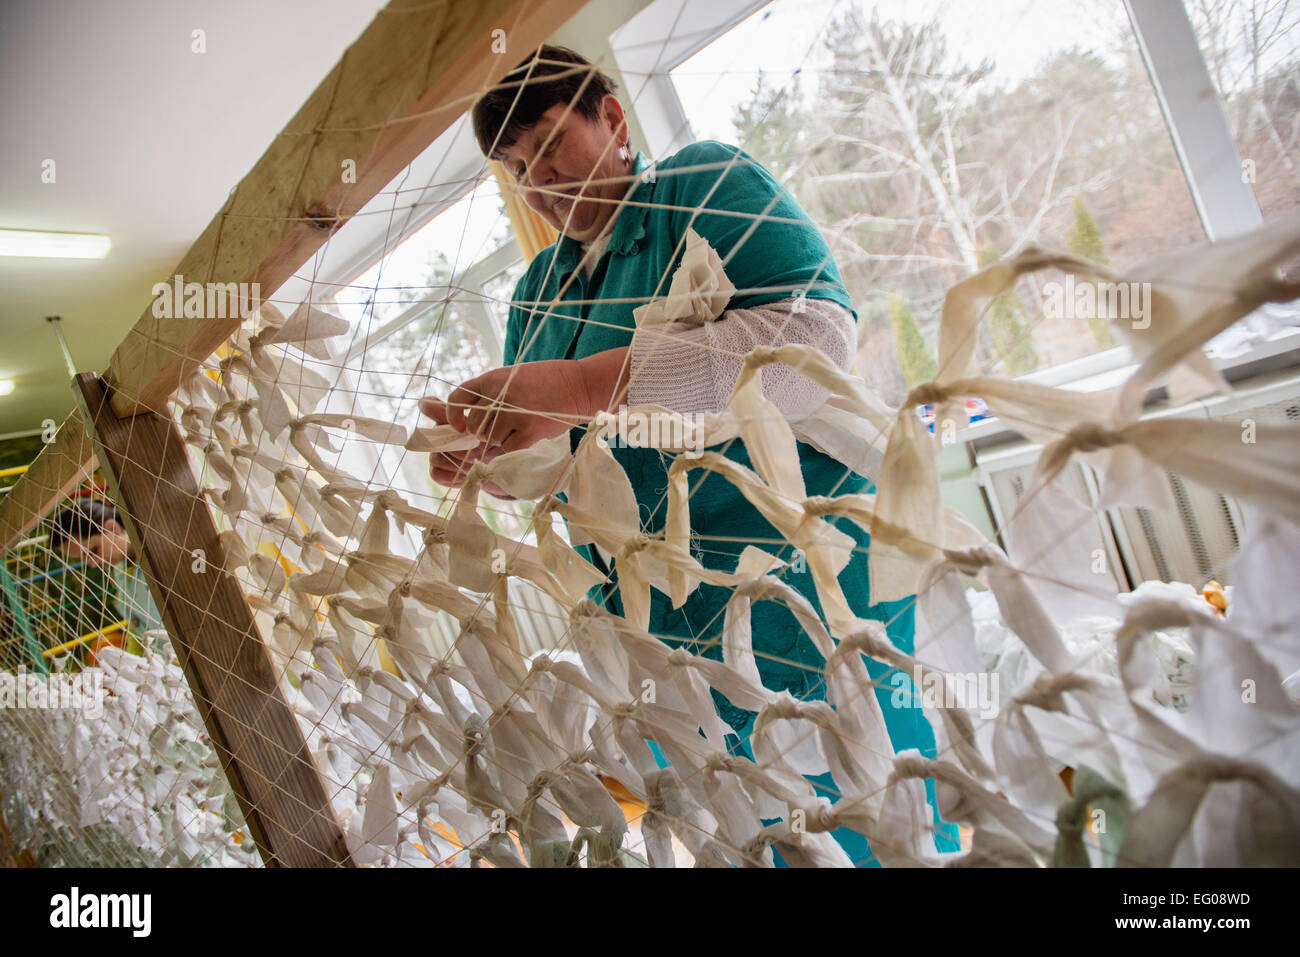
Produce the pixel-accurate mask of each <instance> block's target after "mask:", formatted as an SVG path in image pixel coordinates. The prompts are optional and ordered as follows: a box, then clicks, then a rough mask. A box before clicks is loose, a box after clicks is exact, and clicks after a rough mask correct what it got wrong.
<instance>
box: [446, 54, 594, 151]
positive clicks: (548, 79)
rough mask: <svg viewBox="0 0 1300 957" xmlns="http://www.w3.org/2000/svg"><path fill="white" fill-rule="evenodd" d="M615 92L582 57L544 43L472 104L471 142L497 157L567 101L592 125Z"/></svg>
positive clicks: (589, 62)
mask: <svg viewBox="0 0 1300 957" xmlns="http://www.w3.org/2000/svg"><path fill="white" fill-rule="evenodd" d="M614 90H615V86H614V81H613V80H611V79H610V78H609V77H608V76H606V75H605V74H604V73H602V72H601V71H600V70H598V69H596V67H595V66H594V65H593V64H592V62H591V61H590V60H588V59H587V58H586V57H584V56H583V55H582V54H580V53H575V52H574V51H573V50H570V49H569V48H568V47H557V46H551V45H550V44H545V45H543V46H540V47H538V48H537V49H536V50H534V51H533V52H532V54H530V55H529V57H528V59H526V60H524V62H523V63H520V64H519V65H518V66H517V67H515V68H514V69H513V70H511V71H510V72H509V73H507V74H506V75H505V77H504V78H503V79H502V80H501V82H500V83H498V84H497V85H496V86H494V87H493V88H492V89H491V90H489V91H488V93H487V94H486V95H485V96H484V97H483V98H482V99H480V100H479V101H478V102H477V103H475V104H474V107H473V109H472V110H471V111H470V117H471V119H472V121H473V123H474V138H475V139H477V140H478V147H479V149H480V150H481V151H482V153H483V155H484V156H488V157H491V158H492V159H496V155H495V154H497V153H499V152H500V151H501V150H503V149H507V148H509V147H510V146H513V145H514V142H515V140H517V139H518V138H519V134H520V133H522V132H523V131H524V130H526V129H528V127H530V126H532V125H533V124H534V123H536V122H537V121H538V119H539V118H540V117H541V115H542V114H543V113H545V112H546V111H547V110H549V109H550V108H551V107H552V106H554V105H555V104H556V103H563V104H565V105H568V104H570V103H572V104H573V110H574V112H576V113H580V114H582V115H583V116H585V117H586V118H587V119H589V120H591V121H592V122H595V121H596V120H597V119H599V118H600V103H601V100H603V99H604V98H605V96H606V95H607V94H610V93H613V92H614Z"/></svg>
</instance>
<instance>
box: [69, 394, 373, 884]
mask: <svg viewBox="0 0 1300 957" xmlns="http://www.w3.org/2000/svg"><path fill="white" fill-rule="evenodd" d="M73 385H74V391H75V392H76V394H77V400H78V404H79V405H80V407H81V418H82V421H83V422H84V424H85V429H86V433H87V434H88V435H89V436H90V438H91V440H92V441H93V442H94V445H95V453H96V454H97V455H98V457H99V463H100V467H101V468H102V469H103V471H104V474H105V477H106V478H107V479H108V481H109V483H110V486H111V487H112V490H113V496H114V499H115V501H116V502H117V504H118V509H119V513H120V514H121V517H122V524H123V525H125V526H126V529H127V533H128V534H129V535H130V538H131V542H132V544H133V546H134V548H135V552H136V558H137V560H138V561H139V563H140V565H141V567H142V568H143V569H144V571H145V573H146V574H147V575H148V578H149V590H150V592H151V593H152V594H153V598H154V601H155V602H156V603H157V605H158V608H159V610H160V611H161V613H162V618H163V622H164V623H165V624H166V626H167V633H168V634H169V635H171V639H172V644H173V646H174V647H175V648H176V653H177V657H178V658H179V660H180V664H181V667H182V668H184V670H185V677H186V678H187V679H188V681H189V685H190V690H191V691H192V692H193V694H194V703H195V705H196V706H197V707H198V710H199V714H200V715H202V717H203V723H204V724H205V725H206V726H207V729H208V734H209V736H210V737H211V739H212V743H213V745H214V747H215V748H216V750H217V753H218V754H219V755H220V756H221V763H222V766H223V767H224V768H225V771H226V775H227V777H228V778H229V780H230V786H231V789H232V790H233V791H234V792H235V796H236V798H237V799H238V800H239V806H240V808H241V810H242V811H243V812H244V820H245V821H246V822H247V824H248V827H249V830H250V831H251V832H252V835H253V839H254V840H255V841H256V842H257V847H258V850H259V851H260V852H261V854H262V859H263V860H264V861H265V862H266V864H267V866H297V867H306V866H314V867H324V866H351V864H352V861H351V858H350V856H349V854H348V850H347V844H346V842H345V841H344V837H343V829H342V827H341V826H340V825H339V822H338V820H337V818H336V817H335V816H334V809H333V807H332V805H331V804H330V801H329V797H328V796H327V794H326V792H325V785H324V783H323V782H322V781H321V777H320V773H319V771H318V769H317V768H316V766H315V763H314V761H313V760H312V756H311V752H310V751H309V750H308V749H307V744H306V741H305V740H304V739H303V736H302V731H301V729H300V728H299V727H298V723H297V719H296V718H295V717H294V714H293V712H292V710H291V709H290V708H289V705H288V703H287V702H286V701H285V700H284V697H283V695H282V694H281V693H280V687H279V683H278V681H277V676H276V673H275V668H274V666H273V664H272V662H271V657H270V655H269V653H268V652H267V649H266V645H265V644H264V643H263V641H262V638H261V635H259V634H258V631H257V624H256V622H255V621H254V620H253V613H252V610H251V609H250V608H249V607H248V602H247V600H246V599H245V598H244V593H243V592H242V591H241V590H240V587H239V583H238V582H237V581H236V580H235V579H234V578H233V577H231V576H230V575H229V574H228V573H227V572H226V571H225V570H224V569H223V561H222V559H223V551H222V547H221V541H220V539H219V538H218V537H217V528H216V524H215V523H214V522H213V520H212V513H211V511H209V509H208V505H207V503H206V502H205V501H204V500H203V498H202V497H201V496H200V494H199V489H198V483H197V482H196V481H195V479H194V472H193V470H192V469H191V467H190V461H189V456H188V453H187V450H186V448H185V440H184V437H183V436H182V435H181V433H180V431H179V430H178V429H177V427H176V425H175V423H174V422H172V421H171V420H170V419H168V418H166V417H164V416H161V415H157V414H155V413H143V414H141V415H137V416H134V417H131V418H125V419H119V418H118V417H117V416H116V415H115V414H114V413H113V411H112V408H111V407H110V405H109V396H108V393H107V391H106V390H105V388H104V386H103V384H102V383H101V382H100V381H99V380H98V379H96V378H95V376H94V375H92V374H90V373H82V374H81V375H78V376H77V377H76V378H75V379H74V380H73Z"/></svg>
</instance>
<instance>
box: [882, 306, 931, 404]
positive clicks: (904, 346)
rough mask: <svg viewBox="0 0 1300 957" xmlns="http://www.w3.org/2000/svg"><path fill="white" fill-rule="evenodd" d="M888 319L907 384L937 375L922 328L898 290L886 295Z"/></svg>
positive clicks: (923, 380) (911, 384)
mask: <svg viewBox="0 0 1300 957" xmlns="http://www.w3.org/2000/svg"><path fill="white" fill-rule="evenodd" d="M889 319H890V322H891V323H893V326H894V341H895V343H896V349H897V352H898V361H899V364H900V365H901V366H902V367H903V378H904V379H905V380H906V382H907V387H908V388H909V389H910V388H911V387H912V386H914V385H916V384H917V383H918V382H928V381H929V380H930V379H933V378H934V377H935V376H936V375H938V373H939V364H938V363H937V362H935V361H934V356H933V355H931V353H930V349H929V347H927V346H926V344H925V338H924V337H923V336H922V335H921V328H920V326H918V325H917V324H916V317H915V316H914V315H912V307H911V306H909V305H908V304H907V300H906V299H904V298H903V296H902V294H900V293H897V292H895V293H892V294H891V295H890V297H889Z"/></svg>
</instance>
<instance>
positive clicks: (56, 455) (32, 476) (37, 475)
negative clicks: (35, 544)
mask: <svg viewBox="0 0 1300 957" xmlns="http://www.w3.org/2000/svg"><path fill="white" fill-rule="evenodd" d="M94 471H95V452H94V448H93V446H92V445H91V442H90V439H89V437H87V435H86V430H85V427H84V425H83V424H82V421H81V413H80V412H76V411H74V412H73V413H72V414H71V415H69V416H68V417H67V419H65V420H64V422H63V424H62V425H61V426H59V431H58V432H57V433H56V434H55V436H54V441H53V442H50V443H48V444H47V445H46V446H45V448H43V449H41V452H40V454H39V455H37V456H36V459H35V461H33V462H32V464H31V467H30V468H29V469H28V470H27V471H26V472H25V473H23V475H22V476H21V477H20V478H19V479H18V481H17V482H15V483H14V486H13V488H11V489H10V490H9V494H8V495H6V496H5V499H4V501H3V502H0V553H3V552H7V551H9V549H11V548H13V547H14V546H15V545H17V544H18V543H19V542H20V541H22V539H23V537H24V536H25V535H26V534H27V533H28V532H30V531H31V530H32V528H33V527H35V525H36V523H37V522H39V521H40V520H41V519H42V518H44V517H45V516H46V515H48V514H49V513H50V512H52V511H54V509H56V508H57V507H58V505H59V503H60V502H62V501H63V500H64V499H65V498H67V497H68V496H69V495H71V494H72V491H73V489H75V488H76V487H77V486H78V485H80V484H81V483H82V482H83V481H85V479H86V478H87V476H89V475H90V474H91V473H92V472H94Z"/></svg>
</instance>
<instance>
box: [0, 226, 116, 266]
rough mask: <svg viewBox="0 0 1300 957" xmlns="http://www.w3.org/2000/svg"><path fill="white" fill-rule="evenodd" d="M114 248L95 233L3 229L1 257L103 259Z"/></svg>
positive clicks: (104, 238)
mask: <svg viewBox="0 0 1300 957" xmlns="http://www.w3.org/2000/svg"><path fill="white" fill-rule="evenodd" d="M112 247H113V241H112V240H111V239H109V238H108V237H107V236H100V235H96V234H95V233H42V232H36V231H35V230H30V229H0V256H33V257H39V258H43V259H103V258H104V257H105V256H107V255H108V251H109V250H110V249H111V248H112Z"/></svg>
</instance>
